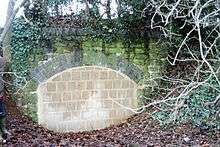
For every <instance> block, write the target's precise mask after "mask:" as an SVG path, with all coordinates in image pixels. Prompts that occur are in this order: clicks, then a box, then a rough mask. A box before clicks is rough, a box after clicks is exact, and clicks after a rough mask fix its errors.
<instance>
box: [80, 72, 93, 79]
mask: <svg viewBox="0 0 220 147" xmlns="http://www.w3.org/2000/svg"><path fill="white" fill-rule="evenodd" d="M90 79H91V78H90V72H89V71H81V80H90Z"/></svg>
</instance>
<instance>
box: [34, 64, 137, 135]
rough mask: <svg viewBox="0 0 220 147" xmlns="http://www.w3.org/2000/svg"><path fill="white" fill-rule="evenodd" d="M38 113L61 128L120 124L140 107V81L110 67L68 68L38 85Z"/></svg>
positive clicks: (43, 121)
mask: <svg viewBox="0 0 220 147" xmlns="http://www.w3.org/2000/svg"><path fill="white" fill-rule="evenodd" d="M38 98H39V99H38V117H39V123H40V124H42V125H43V126H45V127H47V128H49V129H52V130H54V131H59V132H68V131H74V132H77V131H85V130H86V131H88V130H94V129H101V128H105V127H108V126H110V125H111V124H117V123H120V122H121V121H123V120H124V119H126V118H128V117H129V116H130V115H132V114H133V112H132V111H131V110H129V109H126V108H125V107H128V108H136V107H137V99H136V98H137V84H136V83H135V82H134V81H133V80H131V79H130V78H129V77H127V76H126V75H124V74H122V73H119V72H117V71H115V70H112V69H110V68H104V67H98V66H82V67H75V68H70V69H67V70H64V71H62V72H60V73H58V74H56V75H54V76H52V77H51V78H49V79H48V80H47V81H46V82H43V83H41V84H40V85H39V87H38Z"/></svg>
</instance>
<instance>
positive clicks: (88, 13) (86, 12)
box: [85, 0, 90, 18]
mask: <svg viewBox="0 0 220 147" xmlns="http://www.w3.org/2000/svg"><path fill="white" fill-rule="evenodd" d="M85 4H86V10H85V14H86V17H88V18H89V16H90V10H89V2H88V1H87V0H85Z"/></svg>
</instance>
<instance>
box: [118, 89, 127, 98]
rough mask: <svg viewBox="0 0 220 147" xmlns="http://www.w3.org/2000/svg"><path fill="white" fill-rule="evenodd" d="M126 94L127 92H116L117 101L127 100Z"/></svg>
mask: <svg viewBox="0 0 220 147" xmlns="http://www.w3.org/2000/svg"><path fill="white" fill-rule="evenodd" d="M127 92H128V90H118V91H117V97H118V98H119V99H126V98H127Z"/></svg>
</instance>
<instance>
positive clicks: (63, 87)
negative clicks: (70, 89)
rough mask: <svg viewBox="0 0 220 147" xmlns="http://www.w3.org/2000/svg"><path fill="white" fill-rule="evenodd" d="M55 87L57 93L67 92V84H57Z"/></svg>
mask: <svg viewBox="0 0 220 147" xmlns="http://www.w3.org/2000/svg"><path fill="white" fill-rule="evenodd" d="M56 85H57V89H58V90H59V92H63V91H67V82H57V83H56Z"/></svg>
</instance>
